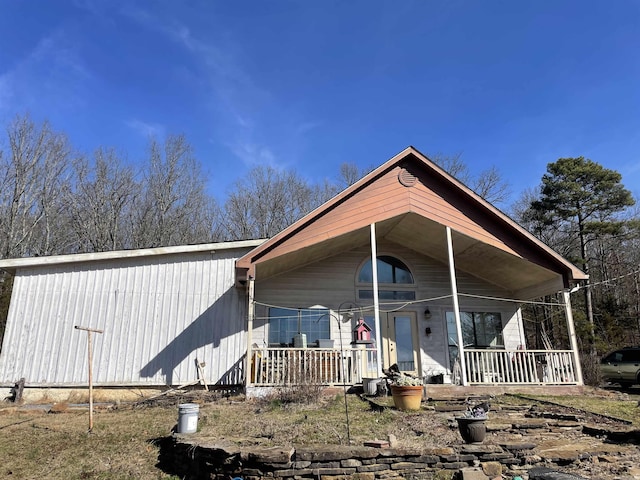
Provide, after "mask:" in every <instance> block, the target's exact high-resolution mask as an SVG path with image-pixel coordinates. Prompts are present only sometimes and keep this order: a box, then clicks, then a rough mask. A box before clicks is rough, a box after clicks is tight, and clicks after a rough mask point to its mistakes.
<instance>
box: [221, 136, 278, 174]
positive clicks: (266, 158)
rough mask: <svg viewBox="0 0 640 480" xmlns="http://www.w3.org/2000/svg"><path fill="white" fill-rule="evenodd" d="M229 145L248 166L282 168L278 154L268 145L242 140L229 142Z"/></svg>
mask: <svg viewBox="0 0 640 480" xmlns="http://www.w3.org/2000/svg"><path fill="white" fill-rule="evenodd" d="M228 147H229V149H230V150H231V151H232V152H233V154H234V155H235V156H236V157H238V158H239V159H240V160H242V162H243V163H244V164H245V165H246V166H248V167H254V166H256V165H266V166H270V167H273V168H277V169H280V168H281V166H280V165H278V162H277V158H276V155H275V154H274V153H273V152H272V151H271V150H270V149H269V148H268V147H265V146H262V145H256V144H251V143H240V142H238V143H233V144H228Z"/></svg>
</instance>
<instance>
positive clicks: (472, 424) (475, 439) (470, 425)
mask: <svg viewBox="0 0 640 480" xmlns="http://www.w3.org/2000/svg"><path fill="white" fill-rule="evenodd" d="M456 420H457V421H458V430H459V431H460V435H461V436H462V439H463V440H464V441H465V442H466V443H482V442H483V441H484V437H485V436H486V435H487V425H486V423H485V421H486V420H487V417H456Z"/></svg>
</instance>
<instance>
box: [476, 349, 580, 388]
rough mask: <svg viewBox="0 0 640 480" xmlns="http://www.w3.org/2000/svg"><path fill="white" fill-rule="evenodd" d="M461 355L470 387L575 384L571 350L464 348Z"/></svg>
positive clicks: (574, 369) (575, 377) (575, 378)
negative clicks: (482, 385) (477, 385)
mask: <svg viewBox="0 0 640 480" xmlns="http://www.w3.org/2000/svg"><path fill="white" fill-rule="evenodd" d="M464 355H465V357H464V358H465V361H466V370H467V381H468V382H469V384H470V385H474V384H485V385H486V384H501V385H505V384H549V385H571V384H575V383H577V376H576V368H575V362H574V356H573V352H572V351H571V350H477V349H466V350H465V351H464Z"/></svg>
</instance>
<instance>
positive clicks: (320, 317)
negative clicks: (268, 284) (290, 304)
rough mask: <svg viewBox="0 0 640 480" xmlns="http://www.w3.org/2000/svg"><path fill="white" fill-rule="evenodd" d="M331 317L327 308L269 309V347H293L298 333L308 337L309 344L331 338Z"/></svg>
mask: <svg viewBox="0 0 640 480" xmlns="http://www.w3.org/2000/svg"><path fill="white" fill-rule="evenodd" d="M330 327H331V315H329V310H328V309H326V308H322V307H320V308H301V309H293V308H276V307H271V308H270V309H269V345H270V346H290V345H293V337H294V336H295V335H297V334H298V333H304V334H306V335H307V344H310V343H316V344H317V342H318V340H319V339H326V338H331V328H330Z"/></svg>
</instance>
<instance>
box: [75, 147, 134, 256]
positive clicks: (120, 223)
mask: <svg viewBox="0 0 640 480" xmlns="http://www.w3.org/2000/svg"><path fill="white" fill-rule="evenodd" d="M74 170H75V179H76V181H75V188H74V189H73V191H72V190H71V189H70V190H68V191H67V192H66V193H67V195H66V198H67V202H66V203H67V205H68V208H69V215H70V223H71V225H72V228H73V231H74V232H75V235H76V237H77V242H78V248H79V250H80V251H93V252H102V251H108V250H115V249H118V248H125V247H127V246H129V244H130V232H128V231H127V225H126V223H125V216H126V214H127V213H128V212H130V211H131V209H132V206H133V202H134V199H135V196H136V194H137V192H138V191H139V186H138V185H137V183H136V181H135V179H134V171H133V168H132V167H131V166H129V165H126V164H124V162H123V161H122V160H121V159H120V157H118V155H117V154H116V152H115V151H114V150H113V149H105V148H99V149H98V150H96V152H95V153H94V155H93V162H90V161H89V160H88V159H87V158H86V157H81V158H79V159H78V160H77V161H76V162H74Z"/></svg>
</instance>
